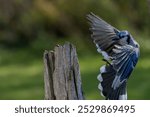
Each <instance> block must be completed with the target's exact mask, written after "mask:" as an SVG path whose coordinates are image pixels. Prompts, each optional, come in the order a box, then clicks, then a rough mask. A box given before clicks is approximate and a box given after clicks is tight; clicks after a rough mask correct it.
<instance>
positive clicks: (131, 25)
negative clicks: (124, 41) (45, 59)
mask: <svg viewBox="0 0 150 117" xmlns="http://www.w3.org/2000/svg"><path fill="white" fill-rule="evenodd" d="M90 12H93V13H95V14H97V15H99V16H100V17H101V18H103V19H104V20H106V21H107V22H109V23H110V24H112V25H113V26H115V27H116V28H118V29H120V30H125V29H126V30H128V31H130V32H131V34H132V35H133V36H134V38H136V40H137V41H138V42H139V44H140V46H141V57H140V60H139V63H138V65H137V68H136V69H135V71H134V73H133V74H132V76H131V78H130V80H129V83H128V89H129V91H128V93H129V99H150V95H149V89H150V87H149V85H150V80H149V79H148V77H149V71H150V62H149V57H150V40H149V38H150V22H149V21H150V4H149V2H148V0H126V1H125V0H80V1H76V0H0V54H1V56H0V92H1V95H0V99H43V98H44V96H43V95H44V86H43V64H42V55H43V52H44V50H45V49H47V50H51V49H53V48H54V46H55V45H56V44H63V43H64V42H65V41H69V42H71V43H73V44H74V45H75V46H76V48H77V52H78V55H79V62H80V68H81V74H82V81H83V89H84V93H85V96H86V99H102V98H101V96H100V95H99V91H98V89H97V85H98V81H97V79H96V77H97V74H98V73H99V67H100V66H101V65H102V64H104V63H103V62H102V61H101V59H102V58H101V56H100V55H99V54H98V53H97V52H96V48H95V45H94V44H93V43H92V41H91V39H90V32H89V30H88V28H89V25H88V22H87V20H86V15H87V14H88V13H90Z"/></svg>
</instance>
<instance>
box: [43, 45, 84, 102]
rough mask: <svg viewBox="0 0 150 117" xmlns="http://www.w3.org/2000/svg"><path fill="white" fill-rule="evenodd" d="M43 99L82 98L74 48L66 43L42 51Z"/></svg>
mask: <svg viewBox="0 0 150 117" xmlns="http://www.w3.org/2000/svg"><path fill="white" fill-rule="evenodd" d="M43 59H44V84H45V85H44V86H45V99H47V100H48V99H49V100H83V99H84V96H83V92H82V82H81V75H80V68H79V62H78V58H77V53H76V48H75V47H74V46H73V45H72V44H70V43H66V44H64V45H63V46H56V47H55V48H54V52H52V51H51V52H48V51H47V50H46V51H45V52H44V57H43Z"/></svg>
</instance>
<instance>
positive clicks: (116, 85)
mask: <svg viewBox="0 0 150 117" xmlns="http://www.w3.org/2000/svg"><path fill="white" fill-rule="evenodd" d="M87 18H88V20H89V21H90V25H91V28H90V30H91V31H92V35H91V37H92V39H93V42H94V43H95V44H96V47H97V50H98V52H99V53H101V54H102V55H103V57H104V60H105V61H106V65H104V66H102V67H101V68H100V74H99V75H98V80H99V81H100V84H99V86H98V88H99V89H100V90H101V94H102V95H103V96H104V97H105V98H106V99H110V100H123V99H127V90H126V87H127V86H126V84H127V80H128V78H129V76H130V74H131V73H132V71H133V69H134V67H135V65H136V63H137V61H138V58H139V44H138V43H137V42H136V41H135V40H134V39H133V37H132V36H131V34H130V33H129V32H128V31H126V30H125V31H119V30H118V29H116V28H114V27H113V26H111V25H110V24H108V23H107V22H105V21H104V20H102V19H101V18H99V17H98V16H96V15H94V14H93V13H91V14H89V15H88V16H87Z"/></svg>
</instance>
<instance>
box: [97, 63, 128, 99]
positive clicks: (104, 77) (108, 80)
mask: <svg viewBox="0 0 150 117" xmlns="http://www.w3.org/2000/svg"><path fill="white" fill-rule="evenodd" d="M115 76H116V71H115V70H114V68H113V66H111V65H103V66H102V67H101V68H100V74H99V75H98V77H97V79H98V80H99V81H100V83H99V85H98V88H99V89H100V90H101V95H102V96H104V97H105V98H106V99H109V100H125V99H127V96H126V82H124V83H123V84H121V86H119V87H118V88H116V89H115V90H114V89H113V88H112V83H113V81H114V79H115Z"/></svg>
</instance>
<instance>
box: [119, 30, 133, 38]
mask: <svg viewBox="0 0 150 117" xmlns="http://www.w3.org/2000/svg"><path fill="white" fill-rule="evenodd" d="M118 36H119V38H129V36H130V34H129V32H128V31H126V30H125V31H120V32H119V33H118Z"/></svg>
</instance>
